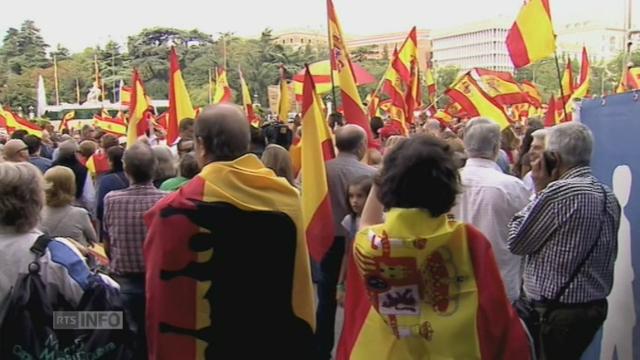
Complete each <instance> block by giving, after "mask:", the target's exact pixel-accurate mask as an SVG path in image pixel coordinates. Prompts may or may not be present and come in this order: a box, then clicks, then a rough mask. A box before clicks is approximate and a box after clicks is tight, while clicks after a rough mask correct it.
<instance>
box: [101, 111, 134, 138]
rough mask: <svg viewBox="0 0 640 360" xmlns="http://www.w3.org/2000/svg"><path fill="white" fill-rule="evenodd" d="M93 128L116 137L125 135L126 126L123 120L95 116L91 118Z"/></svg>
mask: <svg viewBox="0 0 640 360" xmlns="http://www.w3.org/2000/svg"><path fill="white" fill-rule="evenodd" d="M93 126H95V127H97V128H100V129H102V130H104V132H106V133H107V134H111V135H113V136H116V137H121V136H125V135H127V124H125V122H124V119H122V118H111V117H103V116H98V115H96V116H94V117H93Z"/></svg>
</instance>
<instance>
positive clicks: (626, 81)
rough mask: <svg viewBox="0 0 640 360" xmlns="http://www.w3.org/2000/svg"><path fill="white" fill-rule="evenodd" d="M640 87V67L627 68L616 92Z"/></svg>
mask: <svg viewBox="0 0 640 360" xmlns="http://www.w3.org/2000/svg"><path fill="white" fill-rule="evenodd" d="M636 89H640V67H630V68H626V69H625V70H624V71H623V72H622V76H621V78H620V84H618V87H617V88H616V93H622V92H625V91H631V90H636Z"/></svg>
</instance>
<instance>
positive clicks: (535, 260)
mask: <svg viewBox="0 0 640 360" xmlns="http://www.w3.org/2000/svg"><path fill="white" fill-rule="evenodd" d="M603 189H604V191H605V194H606V206H605V202H604V200H605V198H604V196H603V192H602V190H603ZM619 225H620V205H619V204H618V201H617V200H616V198H615V195H614V194H613V193H612V192H611V190H609V189H608V188H607V187H604V186H601V185H600V183H599V182H598V180H597V179H596V178H595V177H593V175H591V169H590V168H589V167H578V168H575V169H572V170H570V171H569V172H567V173H565V174H564V175H563V176H562V177H561V178H560V179H559V180H557V181H555V182H552V183H551V184H549V186H547V188H546V189H545V190H544V191H542V192H541V193H540V194H539V196H538V197H537V198H536V200H534V201H533V202H531V203H530V204H529V205H527V206H526V207H525V208H524V209H523V210H522V211H520V212H519V213H517V214H516V215H515V216H514V217H513V220H512V221H511V223H510V224H509V249H510V250H511V252H513V253H514V254H517V255H526V257H525V260H524V290H525V293H526V295H527V296H528V297H530V298H532V299H534V300H543V299H547V300H555V299H556V297H557V296H558V293H559V292H560V288H561V287H562V286H563V285H564V284H566V283H567V282H568V281H569V280H570V279H569V278H570V277H571V275H572V274H573V272H574V271H575V270H576V269H577V267H578V266H579V265H580V262H581V261H582V260H583V259H584V258H585V257H586V256H587V253H588V252H589V250H590V249H591V247H592V245H593V244H594V243H596V245H595V248H594V250H593V252H592V253H591V255H590V256H589V258H588V259H587V260H586V262H585V263H584V265H583V267H582V269H581V270H580V272H579V273H578V274H577V276H576V277H575V279H574V280H573V281H572V282H571V284H570V285H569V287H568V288H567V290H566V292H565V293H564V295H563V296H562V297H561V298H560V299H559V301H560V302H562V303H569V304H573V303H586V302H589V301H593V300H601V299H605V298H606V297H607V296H608V295H609V293H610V292H611V287H612V285H613V266H614V262H615V258H616V254H617V248H618V240H617V235H618V226H619Z"/></svg>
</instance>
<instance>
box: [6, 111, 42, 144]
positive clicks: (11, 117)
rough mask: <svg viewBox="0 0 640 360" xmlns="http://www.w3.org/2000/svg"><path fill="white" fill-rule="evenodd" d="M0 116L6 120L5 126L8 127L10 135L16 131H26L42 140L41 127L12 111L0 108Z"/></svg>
mask: <svg viewBox="0 0 640 360" xmlns="http://www.w3.org/2000/svg"><path fill="white" fill-rule="evenodd" d="M0 116H1V117H2V118H3V119H4V121H3V124H5V125H6V127H7V132H8V133H9V134H13V133H14V132H15V131H16V130H24V131H26V132H27V133H28V134H30V135H35V136H37V137H38V138H42V128H41V127H40V126H38V125H36V124H35V123H32V122H31V121H29V120H27V119H24V118H22V117H21V116H20V115H18V114H16V113H14V112H12V111H11V110H5V109H2V108H0Z"/></svg>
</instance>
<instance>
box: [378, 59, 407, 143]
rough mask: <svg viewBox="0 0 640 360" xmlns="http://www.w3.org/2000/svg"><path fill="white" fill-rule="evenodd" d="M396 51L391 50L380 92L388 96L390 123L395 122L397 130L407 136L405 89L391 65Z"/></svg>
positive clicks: (396, 71)
mask: <svg viewBox="0 0 640 360" xmlns="http://www.w3.org/2000/svg"><path fill="white" fill-rule="evenodd" d="M398 54H399V53H398V49H394V50H393V57H392V59H391V61H390V63H389V66H388V67H387V71H386V72H385V74H384V82H383V84H382V91H384V93H385V94H387V96H389V100H390V103H389V105H390V106H389V110H388V113H389V116H390V117H391V120H392V121H395V122H397V125H398V128H400V129H402V134H403V135H407V134H408V133H409V132H408V130H407V124H406V123H407V104H406V102H405V97H404V96H403V94H404V93H405V87H404V85H403V82H402V78H401V76H400V74H399V73H398V70H397V69H396V67H394V66H393V64H394V63H395V62H396V61H397V59H398Z"/></svg>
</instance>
